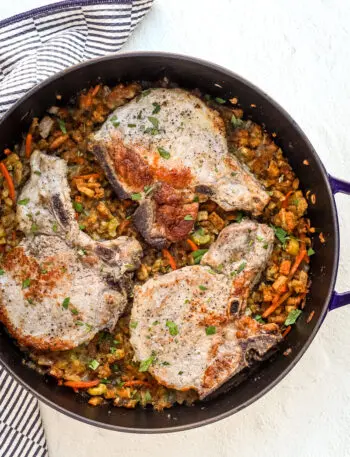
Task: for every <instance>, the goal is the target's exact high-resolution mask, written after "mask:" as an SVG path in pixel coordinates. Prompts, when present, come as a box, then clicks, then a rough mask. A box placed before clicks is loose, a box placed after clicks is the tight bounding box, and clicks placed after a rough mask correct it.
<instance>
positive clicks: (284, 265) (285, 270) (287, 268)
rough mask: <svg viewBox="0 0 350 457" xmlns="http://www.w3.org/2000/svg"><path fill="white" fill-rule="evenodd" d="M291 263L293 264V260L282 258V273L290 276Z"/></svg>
mask: <svg viewBox="0 0 350 457" xmlns="http://www.w3.org/2000/svg"><path fill="white" fill-rule="evenodd" d="M291 265H292V262H291V261H290V260H282V262H281V265H280V273H281V275H284V276H288V275H289V272H290V267H291Z"/></svg>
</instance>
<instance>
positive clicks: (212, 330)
mask: <svg viewBox="0 0 350 457" xmlns="http://www.w3.org/2000/svg"><path fill="white" fill-rule="evenodd" d="M205 333H206V334H207V335H214V334H215V333H216V327H215V326H214V325H208V327H205Z"/></svg>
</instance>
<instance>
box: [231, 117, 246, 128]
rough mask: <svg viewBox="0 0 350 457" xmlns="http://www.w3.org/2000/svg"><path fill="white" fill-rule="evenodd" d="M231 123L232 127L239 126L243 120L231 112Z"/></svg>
mask: <svg viewBox="0 0 350 457" xmlns="http://www.w3.org/2000/svg"><path fill="white" fill-rule="evenodd" d="M231 124H232V125H233V127H240V126H241V125H242V124H243V121H242V119H239V118H238V117H236V116H235V115H234V114H232V117H231Z"/></svg>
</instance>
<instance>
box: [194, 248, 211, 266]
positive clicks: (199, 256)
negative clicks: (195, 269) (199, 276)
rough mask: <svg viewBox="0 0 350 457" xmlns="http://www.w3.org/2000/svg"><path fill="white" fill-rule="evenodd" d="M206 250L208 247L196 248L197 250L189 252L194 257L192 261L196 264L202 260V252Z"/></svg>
mask: <svg viewBox="0 0 350 457" xmlns="http://www.w3.org/2000/svg"><path fill="white" fill-rule="evenodd" d="M206 252H208V249H197V251H193V252H191V255H192V257H193V259H194V263H195V264H196V265H198V264H199V263H200V261H201V260H202V257H203V256H204V254H205V253H206Z"/></svg>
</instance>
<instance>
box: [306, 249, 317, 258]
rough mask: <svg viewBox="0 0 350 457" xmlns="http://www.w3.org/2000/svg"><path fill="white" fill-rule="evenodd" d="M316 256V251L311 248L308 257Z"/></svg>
mask: <svg viewBox="0 0 350 457" xmlns="http://www.w3.org/2000/svg"><path fill="white" fill-rule="evenodd" d="M314 254H315V251H314V250H313V249H312V248H309V249H308V250H307V255H308V256H309V257H310V255H314Z"/></svg>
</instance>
